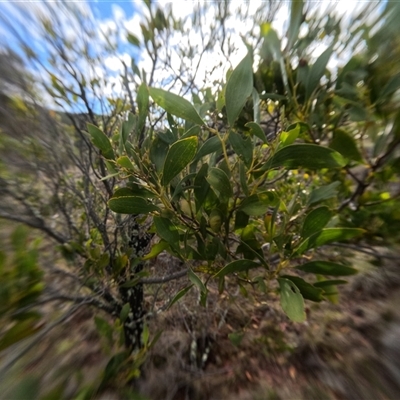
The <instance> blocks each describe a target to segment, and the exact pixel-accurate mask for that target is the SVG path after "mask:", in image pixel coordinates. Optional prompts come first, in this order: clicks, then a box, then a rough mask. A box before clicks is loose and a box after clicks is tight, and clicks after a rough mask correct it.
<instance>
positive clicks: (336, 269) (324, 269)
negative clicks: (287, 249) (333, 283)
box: [296, 261, 358, 285]
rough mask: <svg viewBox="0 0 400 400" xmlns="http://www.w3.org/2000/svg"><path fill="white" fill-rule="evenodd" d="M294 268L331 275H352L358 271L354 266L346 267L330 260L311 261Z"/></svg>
mask: <svg viewBox="0 0 400 400" xmlns="http://www.w3.org/2000/svg"><path fill="white" fill-rule="evenodd" d="M296 269H298V270H300V271H304V272H310V273H312V274H319V275H331V276H347V275H354V274H356V273H357V272H358V271H357V270H356V269H354V268H351V267H347V266H346V265H342V264H337V263H334V262H330V261H311V262H309V263H306V264H303V265H300V266H298V267H296ZM314 285H315V284H314Z"/></svg>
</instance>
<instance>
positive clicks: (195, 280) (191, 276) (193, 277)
mask: <svg viewBox="0 0 400 400" xmlns="http://www.w3.org/2000/svg"><path fill="white" fill-rule="evenodd" d="M188 276H189V279H190V281H191V282H192V283H193V284H194V285H196V286H197V287H198V288H199V289H200V292H201V293H205V292H206V291H207V289H206V287H205V286H204V283H203V282H202V281H201V279H200V278H199V277H198V276H197V275H196V274H195V273H194V272H193V270H192V269H191V268H189V270H188Z"/></svg>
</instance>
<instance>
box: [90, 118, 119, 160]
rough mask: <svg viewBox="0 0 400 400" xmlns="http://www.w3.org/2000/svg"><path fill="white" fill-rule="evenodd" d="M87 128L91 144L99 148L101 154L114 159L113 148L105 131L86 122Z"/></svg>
mask: <svg viewBox="0 0 400 400" xmlns="http://www.w3.org/2000/svg"><path fill="white" fill-rule="evenodd" d="M87 128H88V131H89V134H90V136H91V137H92V142H93V144H94V145H95V146H96V147H97V148H98V149H99V150H101V152H102V154H103V156H104V157H105V158H108V159H114V157H115V156H114V150H113V148H112V146H111V142H110V139H109V138H108V137H107V136H106V135H105V133H104V132H103V131H102V130H101V129H99V128H98V127H97V126H95V125H92V124H87Z"/></svg>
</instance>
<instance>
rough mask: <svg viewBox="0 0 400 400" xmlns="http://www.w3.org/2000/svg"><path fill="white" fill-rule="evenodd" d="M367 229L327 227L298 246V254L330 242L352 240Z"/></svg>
mask: <svg viewBox="0 0 400 400" xmlns="http://www.w3.org/2000/svg"><path fill="white" fill-rule="evenodd" d="M364 232H365V231H364V230H363V229H358V228H326V229H322V230H321V231H319V232H316V233H314V234H313V235H311V236H310V237H308V238H307V239H306V240H304V241H303V242H302V243H301V244H300V246H299V247H298V249H297V251H296V254H297V255H300V254H302V253H304V252H305V251H307V250H309V249H312V248H315V247H320V246H323V245H325V244H328V243H332V242H339V241H343V240H350V239H353V238H355V237H358V236H361V235H362V234H363V233H364Z"/></svg>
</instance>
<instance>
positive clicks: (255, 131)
mask: <svg viewBox="0 0 400 400" xmlns="http://www.w3.org/2000/svg"><path fill="white" fill-rule="evenodd" d="M245 127H246V128H249V129H250V134H251V135H254V136H256V137H258V138H259V139H260V140H262V141H263V142H264V143H267V137H266V135H265V132H264V131H263V129H262V128H261V126H260V125H258V124H257V123H255V122H248V123H247V124H246V125H245Z"/></svg>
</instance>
